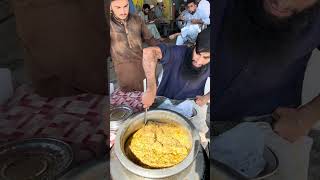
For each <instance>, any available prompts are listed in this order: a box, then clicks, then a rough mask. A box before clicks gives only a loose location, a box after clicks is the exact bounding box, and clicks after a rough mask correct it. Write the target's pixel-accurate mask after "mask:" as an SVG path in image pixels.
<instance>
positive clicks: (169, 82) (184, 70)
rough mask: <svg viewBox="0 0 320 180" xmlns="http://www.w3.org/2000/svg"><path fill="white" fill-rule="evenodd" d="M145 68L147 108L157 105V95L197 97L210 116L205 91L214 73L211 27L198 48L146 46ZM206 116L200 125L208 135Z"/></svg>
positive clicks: (162, 45)
mask: <svg viewBox="0 0 320 180" xmlns="http://www.w3.org/2000/svg"><path fill="white" fill-rule="evenodd" d="M158 60H160V63H161V64H162V65H163V76H162V80H161V83H160V85H159V87H157V83H156V77H155V72H156V65H157V62H158ZM143 69H144V71H145V74H146V77H147V90H146V92H145V93H144V94H143V96H142V103H143V104H144V108H148V107H150V106H151V105H152V104H153V102H154V100H155V97H156V95H158V96H165V97H167V98H169V99H177V100H185V99H187V98H195V103H196V104H197V105H198V106H200V107H203V108H205V110H204V111H201V112H203V113H204V114H205V115H206V106H205V105H206V104H207V103H208V101H209V100H210V92H208V93H207V94H204V90H205V85H206V82H207V80H208V78H209V76H210V29H206V30H204V31H202V32H201V33H200V34H199V35H198V38H197V41H196V45H195V48H189V47H187V46H167V45H164V44H161V45H159V46H157V47H148V48H145V49H143ZM205 115H202V117H203V118H201V119H200V121H202V122H201V123H202V124H201V125H199V126H200V127H199V128H198V129H199V131H200V133H201V132H202V133H204V134H205V133H206V132H207V131H208V128H207V126H206V124H205V117H206V116H205ZM200 135H201V134H200ZM202 135H203V134H202Z"/></svg>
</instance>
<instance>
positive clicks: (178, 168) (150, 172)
mask: <svg viewBox="0 0 320 180" xmlns="http://www.w3.org/2000/svg"><path fill="white" fill-rule="evenodd" d="M149 112H154V113H167V114H172V115H173V116H177V117H179V118H181V119H183V120H184V121H183V122H179V121H178V120H177V121H176V120H174V121H175V122H177V123H180V124H183V125H185V126H186V127H187V129H188V130H189V131H190V133H191V136H192V148H191V150H190V152H189V154H188V156H187V157H186V158H185V159H184V160H183V161H182V162H180V163H179V164H177V165H175V166H173V167H169V168H163V169H147V168H143V167H141V166H139V165H137V164H135V163H133V162H132V161H131V160H129V159H128V158H127V156H126V155H125V153H124V152H123V151H122V147H121V138H122V136H123V135H124V133H125V131H126V130H127V129H128V127H129V125H130V124H131V123H132V122H134V121H137V120H141V121H142V122H143V117H144V113H140V114H137V115H136V116H134V117H131V118H130V119H128V120H127V121H126V122H125V123H124V124H122V126H121V127H120V128H119V130H118V133H117V137H116V140H115V145H114V146H115V147H114V148H115V154H116V156H117V158H118V159H119V161H120V163H121V164H122V165H123V166H124V167H125V168H126V169H128V170H129V171H130V172H132V173H134V174H136V175H138V176H142V177H145V178H154V179H159V178H167V177H170V176H173V175H176V174H178V173H180V172H182V171H183V170H185V169H187V168H188V167H189V166H190V165H191V164H192V162H193V161H194V159H196V157H197V154H198V152H199V150H200V137H199V133H198V131H197V130H196V128H195V127H194V125H193V124H192V123H191V122H190V121H189V120H188V119H187V118H185V117H184V116H182V115H180V114H179V113H176V112H174V111H171V110H162V109H155V110H150V111H148V113H149Z"/></svg>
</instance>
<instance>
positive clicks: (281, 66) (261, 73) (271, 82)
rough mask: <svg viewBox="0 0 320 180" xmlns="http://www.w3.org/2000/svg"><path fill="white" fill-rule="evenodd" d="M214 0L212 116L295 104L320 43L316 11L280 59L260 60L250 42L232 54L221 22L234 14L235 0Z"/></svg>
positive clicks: (232, 116) (219, 118) (230, 117)
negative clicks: (239, 52)
mask: <svg viewBox="0 0 320 180" xmlns="http://www.w3.org/2000/svg"><path fill="white" fill-rule="evenodd" d="M215 2H216V4H215V8H216V9H215V11H214V12H215V13H214V17H215V24H214V26H215V31H214V35H213V36H214V37H215V39H214V41H213V43H212V44H213V46H212V48H213V49H214V52H215V55H216V56H215V59H216V61H215V63H214V64H213V72H214V74H215V79H214V85H213V89H212V94H214V97H213V99H214V100H213V101H212V103H211V105H212V106H211V108H212V109H211V114H212V117H214V119H213V120H214V121H230V120H241V119H242V118H244V117H246V116H258V115H263V114H269V113H272V112H273V111H274V110H275V109H276V108H277V107H280V106H282V107H297V106H299V105H300V104H301V92H302V84H303V80H304V74H305V69H306V66H307V63H308V61H309V58H310V56H311V53H312V51H313V50H314V49H316V48H317V47H319V45H320V36H319V34H320V12H319V13H318V14H317V16H318V17H316V18H315V19H314V21H313V22H312V23H311V24H310V26H309V28H308V30H307V31H306V33H304V34H301V35H300V36H299V37H298V38H296V39H294V40H293V41H294V42H293V43H292V45H291V47H290V49H289V50H288V51H286V53H285V55H284V58H283V59H282V60H280V61H272V59H270V62H269V61H268V62H261V61H259V60H258V58H259V57H257V56H255V55H252V50H253V49H254V47H253V46H254V45H250V44H246V43H245V42H244V43H243V46H244V47H245V49H246V51H247V52H245V53H243V54H246V55H243V56H236V55H235V53H234V52H233V50H232V49H231V48H230V47H231V45H230V44H231V43H230V41H228V38H229V37H230V36H231V34H232V30H230V31H229V33H228V31H226V30H225V29H226V26H225V23H227V22H228V21H230V20H232V17H235V16H237V15H236V14H234V13H235V11H234V10H233V7H234V4H235V0H225V1H215ZM218 2H219V3H218ZM239 23H241V22H239ZM261 43H263V42H261ZM275 58H276V57H275ZM271 62H272V63H271Z"/></svg>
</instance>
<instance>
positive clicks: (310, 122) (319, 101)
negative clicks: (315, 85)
mask: <svg viewBox="0 0 320 180" xmlns="http://www.w3.org/2000/svg"><path fill="white" fill-rule="evenodd" d="M299 111H300V112H302V113H303V114H305V117H306V119H305V120H304V121H303V122H301V123H303V124H304V125H306V126H308V127H310V128H311V127H313V126H314V124H315V123H316V122H317V121H319V120H320V95H318V96H317V97H315V98H314V99H313V100H312V101H310V102H309V103H307V104H305V105H303V106H301V107H300V108H299Z"/></svg>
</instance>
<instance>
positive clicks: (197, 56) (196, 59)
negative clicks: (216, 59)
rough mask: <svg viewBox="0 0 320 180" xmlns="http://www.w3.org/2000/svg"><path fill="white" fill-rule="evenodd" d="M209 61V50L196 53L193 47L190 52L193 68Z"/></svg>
mask: <svg viewBox="0 0 320 180" xmlns="http://www.w3.org/2000/svg"><path fill="white" fill-rule="evenodd" d="M208 63H210V52H201V53H197V52H196V50H195V49H193V53H192V65H193V66H194V67H195V68H201V67H202V66H204V65H207V64H208Z"/></svg>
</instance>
